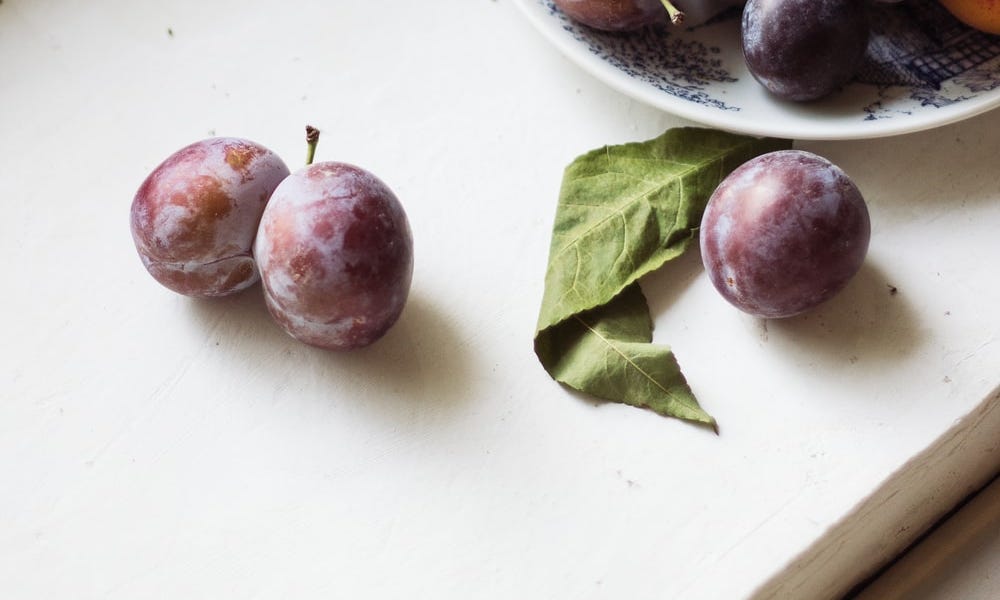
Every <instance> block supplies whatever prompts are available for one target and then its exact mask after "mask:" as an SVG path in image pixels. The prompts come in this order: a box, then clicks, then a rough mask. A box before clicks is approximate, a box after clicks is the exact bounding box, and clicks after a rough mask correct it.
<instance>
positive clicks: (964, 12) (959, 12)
mask: <svg viewBox="0 0 1000 600" xmlns="http://www.w3.org/2000/svg"><path fill="white" fill-rule="evenodd" d="M940 1H941V5H942V6H944V7H945V8H947V9H948V12H950V13H951V14H953V15H955V17H956V18H957V19H958V20H959V21H961V22H963V23H965V24H966V25H969V26H970V27H974V28H976V29H978V30H980V31H985V32H986V33H993V34H1000V0H940Z"/></svg>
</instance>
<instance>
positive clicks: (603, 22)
mask: <svg viewBox="0 0 1000 600" xmlns="http://www.w3.org/2000/svg"><path fill="white" fill-rule="evenodd" d="M555 3H556V6H558V7H559V9H560V10H561V11H563V12H564V13H565V14H566V16H568V17H569V18H571V19H573V20H574V21H577V22H580V23H583V24H584V25H586V26H588V27H593V28H594V29H599V30H601V31H633V30H636V29H640V28H642V27H645V26H647V25H652V24H654V23H659V22H663V23H665V22H666V21H667V7H668V6H669V7H670V9H671V10H672V11H674V13H673V14H671V16H672V17H673V15H674V14H679V13H677V12H676V9H674V8H673V6H672V5H670V4H669V2H668V3H667V4H666V5H665V4H664V3H662V2H661V0H555Z"/></svg>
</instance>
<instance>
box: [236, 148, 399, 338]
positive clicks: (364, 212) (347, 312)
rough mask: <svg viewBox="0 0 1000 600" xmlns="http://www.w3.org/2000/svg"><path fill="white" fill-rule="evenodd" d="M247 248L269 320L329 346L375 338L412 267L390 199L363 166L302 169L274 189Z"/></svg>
mask: <svg viewBox="0 0 1000 600" xmlns="http://www.w3.org/2000/svg"><path fill="white" fill-rule="evenodd" d="M254 254H255V255H256V257H257V260H258V261H259V263H260V270H261V280H262V283H263V288H264V298H265V301H266V303H267V307H268V309H269V310H270V312H271V315H272V316H273V317H274V319H275V320H276V321H277V322H278V323H279V324H280V325H281V326H282V328H284V329H285V331H287V332H288V333H289V334H290V335H291V336H292V337H294V338H296V339H298V340H300V341H302V342H305V343H307V344H310V345H313V346H319V347H322V348H328V349H335V350H348V349H352V348H357V347H361V346H366V345H368V344H371V343H372V342H374V341H376V340H378V339H379V338H380V337H382V336H383V335H384V334H385V333H386V331H388V329H389V328H390V327H391V326H392V325H393V324H394V323H395V322H396V320H397V319H398V318H399V315H400V313H401V312H402V310H403V306H404V305H405V303H406V298H407V295H408V294H409V289H410V280H411V277H412V274H413V237H412V234H411V232H410V226H409V222H408V221H407V218H406V213H405V212H404V210H403V207H402V205H401V204H400V202H399V200H398V199H397V198H396V196H395V194H393V192H392V191H391V190H390V189H389V188H388V186H386V184H385V183H383V182H382V181H381V180H379V179H378V178H377V177H375V176H374V175H372V174H371V173H369V172H368V171H365V170H364V169H361V168H359V167H356V166H353V165H349V164H345V163H339V162H324V163H317V164H313V165H310V166H307V167H306V168H304V169H302V170H300V171H298V172H296V173H294V174H292V175H291V176H289V177H288V178H287V179H285V181H283V182H282V183H281V185H279V186H278V189H276V190H275V191H274V194H273V195H272V197H271V201H270V202H269V203H268V206H267V209H266V210H265V211H264V216H263V218H262V220H261V224H260V229H259V231H258V233H257V241H256V244H255V247H254Z"/></svg>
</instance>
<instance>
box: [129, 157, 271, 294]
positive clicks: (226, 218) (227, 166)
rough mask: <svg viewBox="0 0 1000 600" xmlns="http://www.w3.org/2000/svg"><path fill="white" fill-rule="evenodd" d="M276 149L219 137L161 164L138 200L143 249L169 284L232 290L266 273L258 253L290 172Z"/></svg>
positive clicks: (188, 289) (136, 224) (192, 290)
mask: <svg viewBox="0 0 1000 600" xmlns="http://www.w3.org/2000/svg"><path fill="white" fill-rule="evenodd" d="M288 173H289V171H288V167H286V166H285V163H284V162H282V160H281V159H280V158H279V157H278V156H277V155H276V154H275V153H273V152H271V151H270V150H268V149H267V148H265V147H263V146H261V145H259V144H256V143H254V142H251V141H248V140H243V139H238V138H211V139H207V140H202V141H200V142H195V143H194V144H191V145H189V146H186V147H185V148H182V149H181V150H178V151H177V152H175V153H174V154H172V155H171V156H170V157H168V158H167V159H166V160H165V161H163V163H161V164H160V165H159V166H158V167H156V168H155V169H154V170H153V172H152V173H150V174H149V176H148V177H147V178H146V180H145V181H144V182H143V183H142V185H141V186H140V187H139V190H138V192H136V195H135V198H134V199H133V200H132V210H131V227H132V238H133V240H134V241H135V246H136V250H137V251H138V252H139V257H140V258H141V259H142V264H143V265H145V267H146V269H147V270H148V271H149V273H150V274H151V275H152V276H153V277H154V278H155V279H156V280H157V281H159V282H160V283H161V284H163V285H164V286H166V287H168V288H170V289H171V290H173V291H175V292H178V293H180V294H184V295H187V296H202V297H212V296H225V295H228V294H233V293H236V292H239V291H241V290H243V289H246V288H247V287H250V286H251V285H253V284H254V283H256V282H257V280H258V279H259V275H258V273H257V268H256V265H255V263H254V259H253V256H252V254H251V248H252V246H253V240H254V235H255V234H256V232H257V225H258V223H260V218H261V214H262V213H263V212H264V206H265V205H266V204H267V201H268V198H270V196H271V193H272V192H273V191H274V189H275V188H276V187H277V186H278V184H279V183H280V182H281V181H282V180H283V179H284V178H285V177H287V176H288Z"/></svg>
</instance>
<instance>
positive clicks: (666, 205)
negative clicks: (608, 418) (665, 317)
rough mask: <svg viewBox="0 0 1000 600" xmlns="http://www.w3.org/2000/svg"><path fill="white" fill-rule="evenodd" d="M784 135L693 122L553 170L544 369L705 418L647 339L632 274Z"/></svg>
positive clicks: (662, 350)
mask: <svg viewBox="0 0 1000 600" xmlns="http://www.w3.org/2000/svg"><path fill="white" fill-rule="evenodd" d="M790 147H791V142H790V141H787V140H777V139H769V138H764V139H760V138H753V137H748V136H742V135H735V134H730V133H726V132H722V131H716V130H711V129H698V128H680V129H671V130H669V131H667V132H666V133H664V134H663V135H661V136H660V137H658V138H655V139H652V140H649V141H647V142H642V143H633V144H625V145H621V146H606V147H604V148H600V149H597V150H594V151H592V152H588V153H587V154H584V155H583V156H580V157H579V158H577V159H576V160H575V161H573V163H572V164H570V165H569V167H567V168H566V172H565V174H564V177H563V183H562V189H561V190H560V193H559V204H558V208H557V211H556V218H555V224H554V226H553V232H552V244H551V247H550V250H549V266H548V270H547V272H546V275H545V292H544V295H543V298H542V307H541V311H540V314H539V318H538V327H537V330H536V333H535V352H536V353H537V354H538V357H539V359H540V360H541V362H542V365H543V366H544V367H545V369H546V370H547V371H548V372H549V374H550V375H551V376H552V377H553V378H554V379H556V380H557V381H560V382H562V383H564V384H566V385H569V386H570V387H573V388H575V389H577V390H580V391H583V392H586V393H589V394H592V395H595V396H597V397H600V398H604V399H607V400H612V401H615V402H624V403H626V404H631V405H633V406H640V407H645V408H650V409H652V410H654V411H656V412H657V413H659V414H662V415H666V416H672V417H678V418H682V419H687V420H690V421H695V422H699V423H705V424H708V425H711V426H713V427H714V426H715V421H714V419H712V417H711V416H709V415H708V414H707V413H705V412H704V411H703V410H702V409H701V408H700V407H699V406H698V402H697V400H696V399H695V397H694V394H693V393H692V392H691V389H690V387H688V385H687V382H686V381H685V379H684V376H683V375H682V374H681V371H680V368H679V367H678V366H677V361H676V360H675V358H674V356H673V354H672V352H671V351H670V349H669V348H668V347H666V346H662V345H654V344H651V340H652V320H651V319H650V316H649V309H648V307H647V305H646V300H645V298H644V297H643V296H642V293H641V291H640V290H639V288H638V285H637V282H638V281H639V279H640V278H641V277H642V276H643V275H646V274H648V273H650V272H652V271H654V270H656V269H657V268H659V267H661V266H662V265H663V264H664V263H665V262H667V261H668V260H671V259H673V258H676V257H677V256H680V255H681V254H682V253H683V252H684V251H685V250H686V249H687V248H688V247H689V246H690V244H691V243H692V242H694V241H696V240H697V236H698V226H699V225H700V223H701V215H702V212H704V210H705V204H707V202H708V198H709V197H710V196H711V194H712V192H713V191H714V190H715V188H716V187H717V186H718V184H719V182H721V181H722V179H724V178H725V177H726V175H728V174H729V173H730V172H731V171H732V170H733V169H735V168H736V167H738V166H739V165H741V164H743V163H744V162H746V161H747V160H749V159H751V158H753V157H754V156H757V155H759V154H763V153H766V152H770V151H773V150H779V149H784V148H790Z"/></svg>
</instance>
